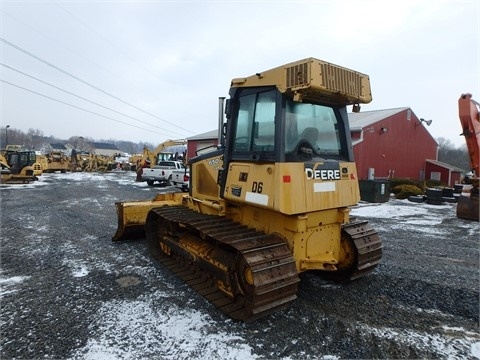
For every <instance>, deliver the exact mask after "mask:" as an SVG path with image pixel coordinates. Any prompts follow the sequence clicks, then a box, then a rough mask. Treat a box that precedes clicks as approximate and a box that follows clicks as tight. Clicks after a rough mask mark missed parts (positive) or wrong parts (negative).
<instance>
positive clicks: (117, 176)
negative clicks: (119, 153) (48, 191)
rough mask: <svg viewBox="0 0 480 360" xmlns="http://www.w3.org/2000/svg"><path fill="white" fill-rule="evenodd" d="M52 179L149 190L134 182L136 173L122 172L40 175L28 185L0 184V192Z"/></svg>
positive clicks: (47, 184)
mask: <svg viewBox="0 0 480 360" xmlns="http://www.w3.org/2000/svg"><path fill="white" fill-rule="evenodd" d="M52 178H59V179H62V180H70V181H82V182H83V181H92V182H96V183H97V186H99V187H105V185H104V184H103V182H104V181H115V182H118V183H119V184H121V185H129V186H135V187H141V188H143V187H144V188H149V186H148V185H147V183H146V182H143V181H141V182H136V181H135V178H136V173H135V172H134V171H122V172H115V171H112V172H105V173H102V172H73V173H72V172H67V173H64V174H62V173H54V174H42V175H40V176H39V177H38V181H32V182H31V183H29V184H1V185H0V188H1V189H2V190H22V189H32V188H35V187H39V186H49V185H51V184H52V183H51V181H52Z"/></svg>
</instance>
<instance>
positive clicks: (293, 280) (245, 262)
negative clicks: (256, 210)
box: [146, 206, 300, 322]
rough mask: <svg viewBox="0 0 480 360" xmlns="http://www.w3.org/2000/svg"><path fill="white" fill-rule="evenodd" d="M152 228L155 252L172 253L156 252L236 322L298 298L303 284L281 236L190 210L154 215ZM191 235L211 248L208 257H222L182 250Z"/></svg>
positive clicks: (149, 238) (165, 210) (149, 231)
mask: <svg viewBox="0 0 480 360" xmlns="http://www.w3.org/2000/svg"><path fill="white" fill-rule="evenodd" d="M159 224H160V225H159ZM146 229H147V231H146V236H147V241H148V242H149V243H150V244H151V245H152V246H153V247H158V248H159V247H160V246H161V245H166V249H168V250H167V252H169V254H167V253H166V252H165V251H155V249H154V250H153V252H154V255H155V256H156V257H157V258H158V259H159V260H160V262H161V263H162V264H164V265H165V266H166V267H167V268H168V269H169V270H170V271H172V272H173V273H174V274H175V275H177V276H178V277H179V278H181V279H182V280H183V281H185V282H186V283H187V284H188V285H190V286H191V287H192V288H193V289H194V290H196V291H197V292H198V293H199V294H200V295H202V296H203V297H205V298H206V299H207V300H209V301H210V302H211V303H212V304H213V305H214V306H215V307H216V308H218V309H219V310H221V311H222V312H223V313H225V314H226V315H227V316H229V317H231V318H232V319H235V320H242V321H246V322H248V321H252V320H255V319H257V318H259V317H263V316H265V315H268V314H270V313H272V312H274V311H278V310H279V309H281V308H282V307H284V306H285V305H287V304H288V303H289V302H291V301H293V300H294V299H296V293H297V288H298V282H299V281H300V280H299V278H298V273H297V270H296V267H295V260H294V259H293V258H292V255H291V252H290V250H289V248H288V245H287V243H286V241H285V240H284V239H283V238H282V237H280V236H279V235H277V234H265V233H264V232H261V231H256V230H254V229H250V228H248V227H246V226H245V225H241V224H239V223H236V222H234V221H233V220H230V219H228V218H221V219H219V218H218V217H217V216H213V215H206V214H200V213H197V212H195V211H193V210H190V209H188V208H186V207H184V206H165V207H161V208H156V209H153V210H151V211H150V213H149V217H148V218H147V224H146ZM186 233H189V234H192V233H193V234H195V236H197V237H198V238H199V239H200V240H201V242H202V243H208V246H209V247H210V249H209V251H208V252H210V253H212V254H214V253H218V254H217V255H215V254H214V255H212V260H211V261H207V260H205V259H204V258H200V257H197V256H194V255H192V254H191V253H190V252H188V251H187V250H185V249H184V248H182V246H181V245H179V242H180V241H181V239H182V236H184V235H185V234H186ZM158 242H160V243H161V244H159V243H158ZM232 259H233V261H232ZM215 264H216V266H215ZM219 264H220V265H219ZM246 274H249V275H246ZM249 276H251V278H250V279H249ZM222 287H224V288H225V287H226V288H227V289H228V291H225V290H224V291H222V290H221V288H222Z"/></svg>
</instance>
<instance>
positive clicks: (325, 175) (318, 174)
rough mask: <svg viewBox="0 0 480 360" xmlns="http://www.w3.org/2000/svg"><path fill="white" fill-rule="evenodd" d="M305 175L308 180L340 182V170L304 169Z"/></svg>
mask: <svg viewBox="0 0 480 360" xmlns="http://www.w3.org/2000/svg"><path fill="white" fill-rule="evenodd" d="M305 174H306V175H307V179H308V180H324V181H325V180H340V170H332V169H323V170H320V169H317V170H313V169H311V168H306V169H305Z"/></svg>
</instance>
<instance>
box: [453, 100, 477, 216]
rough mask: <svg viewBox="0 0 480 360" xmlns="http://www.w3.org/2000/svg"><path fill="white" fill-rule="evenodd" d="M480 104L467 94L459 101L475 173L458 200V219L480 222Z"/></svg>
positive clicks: (459, 109) (463, 133)
mask: <svg viewBox="0 0 480 360" xmlns="http://www.w3.org/2000/svg"><path fill="white" fill-rule="evenodd" d="M479 114H480V104H479V103H478V102H476V101H475V100H473V99H472V94H469V93H466V94H462V95H461V96H460V99H458V115H459V118H460V123H461V126H462V130H463V131H462V133H461V134H460V135H463V136H465V142H466V144H467V149H468V156H469V158H470V167H471V169H472V171H473V177H472V179H471V184H465V185H464V186H463V191H462V196H460V197H459V198H458V203H457V217H459V218H461V219H467V220H476V221H479V190H478V184H479V175H480V164H479V161H480V119H479Z"/></svg>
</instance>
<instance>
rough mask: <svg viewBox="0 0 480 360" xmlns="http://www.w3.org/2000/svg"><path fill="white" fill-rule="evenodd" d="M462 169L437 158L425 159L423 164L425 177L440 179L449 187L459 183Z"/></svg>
mask: <svg viewBox="0 0 480 360" xmlns="http://www.w3.org/2000/svg"><path fill="white" fill-rule="evenodd" d="M463 173H464V171H463V170H462V169H459V168H457V167H455V166H452V165H448V164H445V163H443V162H440V161H437V160H427V163H426V165H425V178H426V179H432V180H440V181H441V182H443V183H445V184H447V185H448V186H450V187H454V186H455V184H460V183H461V180H462V177H463Z"/></svg>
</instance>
